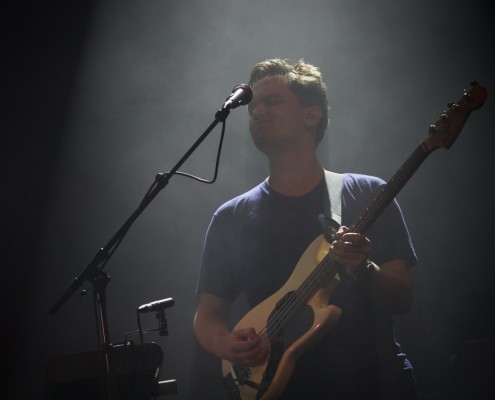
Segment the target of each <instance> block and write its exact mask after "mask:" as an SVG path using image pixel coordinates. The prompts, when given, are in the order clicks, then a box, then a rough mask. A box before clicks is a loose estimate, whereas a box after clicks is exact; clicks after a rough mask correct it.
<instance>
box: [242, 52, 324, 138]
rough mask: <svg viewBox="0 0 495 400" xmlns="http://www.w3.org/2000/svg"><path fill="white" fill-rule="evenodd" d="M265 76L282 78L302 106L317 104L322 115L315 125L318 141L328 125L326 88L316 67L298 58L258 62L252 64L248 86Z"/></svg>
mask: <svg viewBox="0 0 495 400" xmlns="http://www.w3.org/2000/svg"><path fill="white" fill-rule="evenodd" d="M267 76H278V77H281V78H284V79H285V80H286V81H287V83H288V85H289V87H290V88H291V90H292V91H293V92H294V93H295V94H296V96H297V97H298V99H299V101H300V102H301V104H302V105H303V106H318V107H320V108H321V112H322V117H321V120H320V122H319V123H318V126H317V127H316V138H315V142H316V144H318V143H320V141H321V139H322V138H323V135H324V134H325V130H326V129H327V127H328V98H327V88H326V85H325V83H324V82H323V78H322V75H321V72H320V70H319V68H318V67H315V66H314V65H311V64H308V63H306V62H304V60H303V59H301V60H299V61H298V62H297V63H295V64H294V65H291V64H289V63H288V62H287V61H285V60H282V59H279V58H274V59H271V60H265V61H262V62H259V63H258V64H256V65H255V66H254V68H253V69H252V71H251V76H250V78H249V86H251V87H252V86H253V85H254V84H255V83H256V82H257V81H259V80H260V79H262V78H265V77H267Z"/></svg>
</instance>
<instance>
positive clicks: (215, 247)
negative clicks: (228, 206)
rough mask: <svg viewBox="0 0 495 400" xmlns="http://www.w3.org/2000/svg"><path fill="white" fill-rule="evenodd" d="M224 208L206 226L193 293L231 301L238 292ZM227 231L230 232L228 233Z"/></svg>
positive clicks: (232, 250) (231, 243)
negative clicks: (195, 287)
mask: <svg viewBox="0 0 495 400" xmlns="http://www.w3.org/2000/svg"><path fill="white" fill-rule="evenodd" d="M228 214H229V213H228V210H225V209H224V210H223V211H221V210H219V211H217V212H216V213H215V214H214V215H213V218H212V220H211V222H210V225H209V227H208V230H207V233H206V238H205V243H204V248H203V256H202V259H201V268H200V273H199V279H198V285H197V289H196V293H197V294H198V295H199V294H201V293H204V292H207V293H210V294H213V295H215V296H218V297H221V298H223V299H226V300H229V301H233V300H234V299H235V298H236V297H237V295H238V294H239V292H240V289H239V287H238V285H237V284H236V280H235V278H234V274H235V270H234V266H233V260H232V257H233V256H234V252H235V250H234V249H233V248H232V246H233V238H232V230H231V229H230V226H231V225H232V222H231V220H230V219H229V218H228ZM228 232H230V233H228Z"/></svg>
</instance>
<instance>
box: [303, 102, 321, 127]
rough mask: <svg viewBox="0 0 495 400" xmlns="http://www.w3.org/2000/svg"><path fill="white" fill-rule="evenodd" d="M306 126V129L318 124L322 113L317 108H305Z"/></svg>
mask: <svg viewBox="0 0 495 400" xmlns="http://www.w3.org/2000/svg"><path fill="white" fill-rule="evenodd" d="M305 111H306V113H305V116H306V124H307V126H308V127H315V126H316V125H318V123H319V122H320V119H321V116H322V112H321V108H320V107H318V106H311V107H307V108H306V110H305Z"/></svg>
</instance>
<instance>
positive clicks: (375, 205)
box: [222, 82, 487, 400]
mask: <svg viewBox="0 0 495 400" xmlns="http://www.w3.org/2000/svg"><path fill="white" fill-rule="evenodd" d="M486 96H487V91H486V89H485V88H484V87H482V86H481V85H479V84H478V83H476V82H471V83H470V89H469V90H468V91H465V92H464V95H463V96H462V97H461V98H460V99H459V101H457V102H451V103H449V104H448V108H447V109H446V110H445V111H444V112H443V113H442V115H441V118H440V119H438V121H436V122H435V123H434V124H433V125H431V126H430V128H429V131H428V136H427V137H426V138H425V139H424V140H423V141H422V142H421V143H420V144H419V146H418V147H417V148H416V149H415V150H414V151H413V152H412V154H411V155H410V156H409V158H408V159H407V160H406V161H405V163H404V164H403V165H402V166H401V167H400V168H399V170H398V171H397V172H396V173H395V174H394V175H393V177H392V178H391V179H390V180H389V181H388V182H387V184H385V185H384V186H383V188H382V189H381V190H380V191H379V192H378V193H377V194H376V196H375V197H374V198H373V200H372V201H371V203H370V204H369V205H368V207H367V208H366V209H365V210H364V211H363V212H362V213H361V215H360V216H359V217H358V218H357V220H356V221H355V222H354V223H353V224H352V225H351V226H350V227H349V231H350V232H358V233H365V232H366V231H367V230H368V229H369V228H370V227H371V225H372V224H373V223H374V221H375V220H376V219H377V218H378V217H379V216H380V214H381V213H382V211H383V210H384V209H385V208H386V207H387V206H388V205H389V204H390V202H391V201H392V200H393V199H394V198H395V196H396V195H397V194H398V193H399V192H400V190H401V189H402V188H403V187H404V185H405V184H406V183H407V181H408V180H409V178H411V176H412V175H413V174H414V173H415V171H416V170H417V169H418V168H419V166H420V165H421V164H422V163H423V161H424V160H425V159H426V158H427V157H428V155H430V154H431V153H432V152H433V151H435V150H436V149H439V148H445V149H449V148H450V147H451V146H452V144H453V143H454V141H455V140H456V139H457V136H458V135H459V133H460V132H461V130H462V128H463V126H464V124H465V122H466V121H467V119H468V117H469V115H470V113H471V112H472V111H473V110H477V109H479V108H481V107H482V105H483V104H484V102H485V100H486ZM330 246H331V245H330V244H329V243H328V242H327V241H326V240H325V237H324V236H323V235H320V236H319V237H318V238H316V239H315V240H314V241H313V243H312V244H311V245H310V246H309V247H308V248H307V249H306V251H305V252H304V254H303V255H302V257H301V259H300V260H299V262H298V263H297V265H296V267H295V269H294V271H293V273H292V274H291V276H290V277H289V279H288V280H287V282H286V283H285V284H284V285H283V286H282V288H281V289H279V290H278V291H277V292H276V293H274V294H273V295H272V296H270V297H269V298H267V299H266V300H264V301H262V302H261V303H260V304H259V305H257V306H256V307H254V308H253V309H252V310H250V311H249V312H248V313H247V314H246V315H245V316H244V317H243V318H242V319H241V320H240V321H239V322H238V323H237V325H236V326H235V328H234V329H241V328H249V327H253V328H254V329H255V330H256V332H257V334H258V336H259V337H260V339H261V341H262V343H265V344H267V345H268V346H269V348H270V353H269V356H268V358H267V360H266V361H265V362H264V364H262V365H259V366H257V367H246V366H238V365H233V364H232V363H230V362H229V361H227V360H222V371H223V383H224V386H225V388H226V391H227V394H228V396H229V398H230V399H231V400H234V399H240V400H275V399H277V398H279V397H280V396H281V395H282V394H283V391H284V389H285V387H286V385H287V383H288V381H289V379H290V376H291V374H292V372H293V370H294V367H295V364H296V362H297V360H298V358H299V357H300V356H301V354H303V353H304V352H305V351H306V350H307V349H308V348H309V347H310V346H312V345H313V344H314V343H316V342H317V341H318V340H319V339H320V338H321V337H322V336H323V335H325V334H326V333H328V332H329V331H330V330H331V329H332V327H334V326H335V324H336V323H337V322H338V320H339V317H340V314H341V310H340V308H338V307H336V306H334V305H332V304H329V301H330V298H331V295H332V292H333V291H334V289H335V288H336V287H337V285H338V283H339V276H338V269H339V266H338V265H337V264H336V263H335V262H333V261H332V260H331V259H330V257H329V255H328V250H329V249H330Z"/></svg>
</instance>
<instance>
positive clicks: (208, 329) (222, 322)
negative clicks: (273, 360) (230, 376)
mask: <svg viewBox="0 0 495 400" xmlns="http://www.w3.org/2000/svg"><path fill="white" fill-rule="evenodd" d="M229 313H230V302H229V301H227V300H225V299H222V298H221V297H217V296H214V295H212V294H209V293H202V294H201V296H200V299H199V305H198V309H197V310H196V315H195V317H194V332H195V334H196V337H197V339H198V341H199V343H200V344H201V346H203V348H204V349H205V350H207V351H208V352H210V353H212V354H214V355H216V356H217V357H219V358H221V359H224V360H228V361H230V362H231V363H233V364H236V365H248V366H255V365H259V364H262V363H263V361H264V360H265V358H266V357H267V355H268V348H267V346H262V345H261V341H260V339H259V337H258V335H257V334H256V332H255V330H254V329H253V328H247V329H238V330H235V331H232V332H231V331H230V330H229V327H228V319H229Z"/></svg>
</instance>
